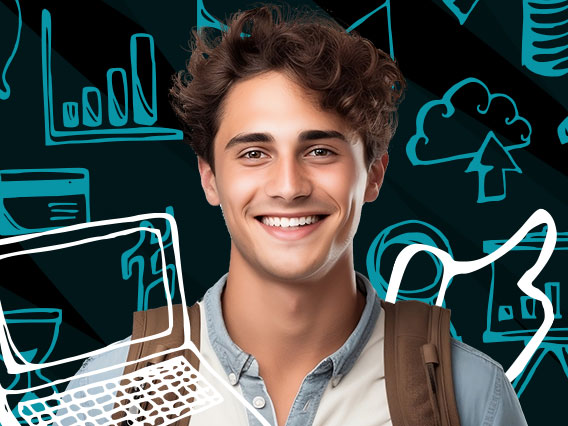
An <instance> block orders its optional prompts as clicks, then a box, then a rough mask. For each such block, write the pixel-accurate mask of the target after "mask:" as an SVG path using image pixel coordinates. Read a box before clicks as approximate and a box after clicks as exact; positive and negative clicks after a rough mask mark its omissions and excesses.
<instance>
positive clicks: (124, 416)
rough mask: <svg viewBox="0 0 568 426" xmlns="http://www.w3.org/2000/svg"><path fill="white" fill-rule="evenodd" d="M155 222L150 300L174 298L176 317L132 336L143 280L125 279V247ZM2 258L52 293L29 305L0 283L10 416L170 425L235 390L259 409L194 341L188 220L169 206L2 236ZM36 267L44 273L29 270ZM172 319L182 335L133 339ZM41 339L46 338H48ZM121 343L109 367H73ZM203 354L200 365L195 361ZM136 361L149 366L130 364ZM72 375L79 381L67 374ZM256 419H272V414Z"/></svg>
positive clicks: (3, 411) (168, 329)
mask: <svg viewBox="0 0 568 426" xmlns="http://www.w3.org/2000/svg"><path fill="white" fill-rule="evenodd" d="M141 223H142V224H144V223H151V224H152V226H151V227H144V226H140V224H141ZM162 229H167V231H168V232H169V233H170V235H169V242H166V243H164V240H165V239H164V238H163V236H162V232H161V230H162ZM145 233H151V234H152V235H153V236H155V241H156V242H157V244H158V245H159V250H160V256H159V259H158V263H159V264H161V268H160V269H161V271H162V273H163V277H162V280H161V283H160V285H159V286H156V287H155V288H154V289H152V296H151V297H150V298H149V299H148V300H150V301H151V303H150V304H149V306H147V307H148V308H149V309H152V308H155V307H157V306H165V307H166V308H165V309H167V313H168V315H167V321H164V324H163V326H162V327H158V328H157V329H156V331H155V332H154V333H150V334H149V335H146V336H145V337H140V338H136V336H134V337H131V338H126V339H125V338H124V337H126V336H128V335H129V334H130V333H131V331H132V314H133V312H135V311H137V309H138V304H137V301H138V297H137V287H136V286H135V285H132V283H130V282H126V281H124V280H123V279H122V275H121V254H122V253H124V251H125V249H128V248H130V247H132V246H133V245H134V243H136V242H137V241H139V239H140V235H141V234H145ZM152 251H154V248H152ZM26 262H27V263H26ZM169 264H174V265H175V268H176V271H177V273H176V274H175V275H174V276H173V277H174V281H175V282H170V281H171V278H170V277H172V275H171V274H168V268H167V265H169ZM53 265H57V266H59V267H55V266H53ZM61 265H65V268H62V267H60V266H61ZM62 269H64V270H63V271H62ZM0 270H1V271H2V274H3V275H2V276H3V281H7V280H9V279H10V278H9V277H14V276H18V277H19V280H20V282H30V283H33V284H30V292H34V291H38V290H37V289H38V288H41V289H42V297H41V298H40V300H42V302H44V303H45V304H46V306H39V307H38V306H36V307H29V303H28V304H27V305H26V304H25V302H21V303H20V302H17V301H18V300H20V301H21V300H22V299H18V298H14V297H12V298H4V300H2V294H5V293H0V356H1V357H0V419H1V421H0V424H1V425H2V426H16V425H19V424H28V425H40V426H42V425H45V426H47V425H53V426H60V425H68V424H82V425H98V424H105V425H117V426H118V425H126V424H140V425H146V424H147V425H150V424H152V425H153V424H162V425H168V424H172V423H174V422H176V421H178V420H180V419H182V418H185V417H188V416H192V417H193V416H195V415H196V414H198V413H202V412H205V411H207V410H210V409H212V408H214V407H215V406H218V404H220V403H221V402H222V401H223V399H224V398H237V399H238V400H239V401H241V402H242V403H243V405H244V407H243V412H244V411H245V409H248V410H250V411H251V412H252V415H257V416H259V415H258V414H256V413H255V412H254V411H255V410H254V409H253V408H252V406H250V404H248V403H247V402H246V401H245V400H244V399H243V398H242V397H241V396H240V394H239V393H238V392H237V391H236V390H235V389H233V387H232V386H230V384H228V383H227V381H226V380H224V379H223V378H222V377H221V376H220V375H219V374H218V373H217V372H216V371H215V370H214V369H213V368H212V367H211V365H210V364H209V362H208V361H207V360H206V359H204V358H203V356H202V355H201V353H200V352H199V350H198V349H197V347H196V346H195V345H194V344H193V343H192V341H191V336H190V317H189V314H188V309H187V308H186V307H187V305H186V301H185V293H184V287H183V278H182V273H181V262H180V252H179V240H178V230H177V226H176V223H175V221H174V219H173V216H171V215H170V214H168V213H156V214H147V215H138V216H133V217H127V218H120V219H113V220H105V221H99V222H90V223H85V224H79V225H72V226H69V227H64V228H58V229H54V230H49V231H45V232H41V233H36V234H30V235H22V236H14V237H9V238H4V239H2V240H0ZM37 270H40V271H41V272H42V273H41V274H36V275H33V276H30V277H26V276H25V274H26V273H27V272H30V273H31V271H37ZM14 272H16V273H18V275H13V273H14ZM41 275H44V277H43V279H44V282H41ZM26 278H30V279H26ZM38 280H39V281H38ZM48 290H49V291H48ZM174 292H175V298H173V297H172V294H173V293H174ZM44 294H45V296H44ZM36 300H37V299H36ZM177 302H179V304H174V303H177ZM18 303H20V305H19V306H18ZM48 305H49V306H48ZM78 312H80V314H78ZM66 315H69V318H68V319H66ZM28 317H29V318H28ZM174 327H176V329H179V328H180V327H181V328H182V330H183V332H182V333H181V334H180V336H182V337H181V341H179V340H178V341H176V342H177V343H176V344H174V345H169V346H157V350H156V351H155V352H153V353H150V354H146V355H142V354H138V355H137V354H136V352H135V351H130V348H131V347H132V346H135V345H138V344H141V343H145V342H151V341H152V340H158V339H165V340H167V339H168V337H169V336H170V335H172V330H174ZM24 328H25V330H24ZM42 339H43V340H46V341H45V342H43V341H41V342H40V341H39V340H42ZM36 340H37V341H36ZM57 342H61V344H56V343H57ZM70 342H73V344H70ZM40 352H41V353H40ZM113 353H115V354H126V353H129V357H128V359H126V358H125V357H124V361H122V362H117V363H115V364H114V365H108V364H107V365H105V366H104V367H103V366H101V367H100V368H97V367H96V366H93V365H91V366H90V369H89V371H88V372H84V371H83V370H80V371H79V373H77V374H75V372H76V371H77V370H78V369H79V367H80V366H81V364H82V363H83V362H84V361H85V359H90V358H91V357H93V356H101V355H105V356H107V355H109V354H110V355H112V354H113ZM184 355H185V356H184ZM194 358H195V359H197V360H198V364H197V365H198V368H195V367H194V366H193V365H192V363H191V362H190V361H188V359H194ZM107 359H112V357H110V358H108V357H107ZM118 359H120V357H118ZM92 364H93V363H92ZM132 365H136V366H137V368H139V369H138V370H137V371H135V372H132V373H125V371H126V368H127V367H128V366H132ZM140 365H142V368H140ZM30 378H31V379H30ZM72 380H73V381H74V382H75V383H79V386H69V382H70V381H72ZM82 383H85V384H84V385H83V384H82ZM258 420H259V421H260V423H261V424H263V425H264V424H266V423H265V421H263V419H262V418H259V419H258Z"/></svg>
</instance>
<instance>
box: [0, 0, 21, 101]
mask: <svg viewBox="0 0 568 426" xmlns="http://www.w3.org/2000/svg"><path fill="white" fill-rule="evenodd" d="M14 1H15V2H16V8H17V9H18V29H17V31H16V37H15V39H16V40H15V42H14V47H13V48H12V49H11V51H10V55H9V56H8V59H6V61H5V62H4V64H2V63H1V62H0V70H1V80H0V100H2V101H4V100H6V99H8V98H9V97H10V93H11V90H10V85H9V84H8V81H7V80H6V73H7V72H8V68H9V67H10V64H11V63H12V61H13V60H14V56H16V52H17V51H18V46H19V45H20V35H21V33H22V9H21V8H20V0H14ZM5 31H6V28H5V27H4V28H0V34H1V37H0V40H2V44H4V43H6V42H9V41H11V40H12V39H13V38H14V37H13V36H12V34H4V32H5Z"/></svg>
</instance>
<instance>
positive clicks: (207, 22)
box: [197, 0, 227, 31]
mask: <svg viewBox="0 0 568 426" xmlns="http://www.w3.org/2000/svg"><path fill="white" fill-rule="evenodd" d="M201 28H215V29H217V30H219V31H226V30H227V26H226V25H225V24H223V23H222V22H220V21H219V20H218V19H217V18H215V17H214V16H213V15H211V14H210V13H209V12H208V11H207V9H205V5H204V4H203V0H197V29H198V30H200V29H201Z"/></svg>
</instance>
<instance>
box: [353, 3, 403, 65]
mask: <svg viewBox="0 0 568 426" xmlns="http://www.w3.org/2000/svg"><path fill="white" fill-rule="evenodd" d="M385 8H386V10H387V25H388V31H389V53H390V57H391V58H392V59H394V46H393V41H392V25H391V5H390V0H383V3H382V4H381V5H380V6H379V7H377V8H376V9H375V10H373V11H371V12H369V13H367V14H366V15H365V16H363V17H361V18H359V19H358V20H356V21H355V22H354V23H352V24H351V25H350V26H349V27H348V28H347V29H346V30H345V32H346V33H349V32H351V31H353V30H354V29H355V28H357V27H358V26H359V25H361V24H362V23H363V22H365V21H366V20H367V19H369V18H370V17H371V16H373V15H374V14H375V13H377V12H378V11H379V10H382V9H385Z"/></svg>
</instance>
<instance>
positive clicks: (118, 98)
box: [107, 68, 128, 127]
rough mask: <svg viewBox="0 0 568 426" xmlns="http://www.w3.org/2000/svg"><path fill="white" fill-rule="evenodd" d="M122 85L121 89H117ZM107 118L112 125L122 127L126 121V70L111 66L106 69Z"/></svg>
mask: <svg viewBox="0 0 568 426" xmlns="http://www.w3.org/2000/svg"><path fill="white" fill-rule="evenodd" d="M121 86H122V90H119V89H120V87H121ZM107 93H108V119H109V122H110V124H111V125H112V126H115V127H122V126H124V125H126V123H127V121H128V108H127V107H126V106H127V105H128V81H127V80H126V71H124V69H122V68H111V69H109V70H108V71H107Z"/></svg>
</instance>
